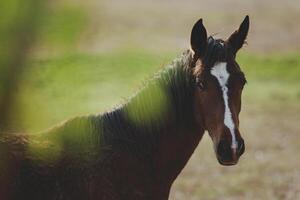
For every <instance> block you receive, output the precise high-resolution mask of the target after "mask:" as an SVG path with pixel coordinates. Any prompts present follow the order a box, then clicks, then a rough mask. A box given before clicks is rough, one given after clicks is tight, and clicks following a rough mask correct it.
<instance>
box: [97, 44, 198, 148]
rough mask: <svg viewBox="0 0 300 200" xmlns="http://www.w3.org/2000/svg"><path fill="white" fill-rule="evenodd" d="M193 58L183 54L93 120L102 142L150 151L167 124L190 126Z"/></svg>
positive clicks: (181, 126) (180, 126) (187, 53)
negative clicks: (126, 97)
mask: <svg viewBox="0 0 300 200" xmlns="http://www.w3.org/2000/svg"><path fill="white" fill-rule="evenodd" d="M192 56H193V54H192V52H191V51H190V50H187V51H185V52H184V53H183V54H182V55H181V56H179V57H178V58H176V59H175V60H173V62H172V63H171V64H170V65H168V66H166V67H164V68H163V69H161V70H160V71H159V72H158V73H156V74H155V75H154V77H153V78H152V79H150V80H149V81H147V82H146V83H145V86H144V87H143V88H142V89H141V90H140V91H138V92H137V93H136V94H135V95H134V96H132V97H131V98H129V100H128V101H127V102H126V103H124V104H123V105H121V106H119V107H117V108H116V109H115V110H113V111H111V112H106V113H104V114H102V115H99V116H96V117H94V119H93V120H95V121H96V123H98V124H99V122H100V121H101V122H100V123H101V126H102V127H101V129H102V131H101V133H102V139H103V140H104V143H105V144H109V145H124V144H125V146H126V147H127V148H128V147H130V148H131V149H132V148H135V152H139V151H141V149H143V151H148V152H150V149H152V148H151V147H153V145H154V144H155V142H156V141H157V140H158V139H159V136H160V135H159V134H162V133H164V132H166V131H167V130H166V128H167V127H166V125H167V124H168V123H172V125H173V126H174V129H177V130H179V129H184V128H185V129H186V128H187V127H190V126H189V123H192V122H193V119H192V113H193V110H192V102H193V95H194V93H193V91H194V78H193V75H192V69H191V64H192V60H193V58H192ZM145 145H146V146H145Z"/></svg>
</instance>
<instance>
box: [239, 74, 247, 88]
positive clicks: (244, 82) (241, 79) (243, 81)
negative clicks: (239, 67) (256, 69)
mask: <svg viewBox="0 0 300 200" xmlns="http://www.w3.org/2000/svg"><path fill="white" fill-rule="evenodd" d="M240 81H241V83H242V85H243V86H244V85H245V84H246V83H247V79H246V78H245V77H244V76H242V77H241V78H240Z"/></svg>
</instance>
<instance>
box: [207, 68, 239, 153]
mask: <svg viewBox="0 0 300 200" xmlns="http://www.w3.org/2000/svg"><path fill="white" fill-rule="evenodd" d="M226 65H227V63H226V62H218V63H216V64H215V65H214V66H213V67H212V69H211V71H210V73H211V74H212V75H213V76H215V77H216V78H217V80H218V82H219V84H220V87H221V89H222V93H223V99H224V105H225V112H224V124H225V126H227V128H228V129H229V130H230V133H231V138H232V143H231V148H232V149H236V148H237V146H238V144H237V141H236V137H235V133H234V129H235V128H234V123H233V119H232V114H231V111H230V108H229V105H228V87H227V82H228V79H229V73H228V71H227V69H226Z"/></svg>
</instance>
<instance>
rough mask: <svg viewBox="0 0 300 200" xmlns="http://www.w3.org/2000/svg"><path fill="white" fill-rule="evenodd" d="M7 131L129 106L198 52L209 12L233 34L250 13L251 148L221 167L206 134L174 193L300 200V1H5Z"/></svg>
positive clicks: (245, 112) (210, 22)
mask: <svg viewBox="0 0 300 200" xmlns="http://www.w3.org/2000/svg"><path fill="white" fill-rule="evenodd" d="M0 8H1V12H0V130H1V132H39V131H42V130H44V129H47V128H49V127H51V126H53V125H55V124H57V123H59V122H61V121H63V120H65V119H68V118H70V117H73V116H77V115H85V114H90V113H99V112H103V111H105V110H108V109H111V108H113V107H114V106H116V105H118V104H120V103H122V102H124V99H126V98H127V97H128V96H130V95H131V94H132V93H133V92H135V91H137V90H138V89H139V88H140V86H141V85H142V82H143V81H145V80H147V78H149V77H151V75H152V74H153V73H154V72H155V71H157V70H158V69H160V68H161V67H163V66H164V65H166V64H168V63H169V62H170V61H171V60H172V59H174V58H175V57H176V56H178V55H179V54H181V52H182V51H183V50H185V49H187V48H189V37H190V31H191V28H192V26H193V24H194V23H195V21H196V20H198V19H199V18H200V17H201V18H203V19H204V24H205V26H206V28H207V30H208V33H209V34H210V35H214V37H216V38H224V39H226V38H227V37H228V36H229V35H230V34H231V33H232V32H233V31H234V30H235V29H237V28H238V26H239V24H240V23H241V22H242V20H243V18H244V17H245V15H246V14H248V15H250V20H251V26H250V33H249V36H248V45H245V46H244V48H243V49H242V50H241V51H240V52H239V54H238V58H237V59H238V62H239V64H240V66H241V67H242V69H243V71H244V72H245V74H246V77H247V79H248V84H247V86H246V88H245V90H244V94H243V105H242V113H241V117H240V123H241V132H242V135H243V136H244V139H245V141H246V153H245V154H244V156H243V157H242V158H241V160H240V163H239V164H238V165H237V166H234V167H222V166H220V165H219V164H218V163H217V160H216V158H215V155H214V152H213V148H212V144H211V141H210V139H209V137H208V136H207V134H206V135H205V137H204V138H203V140H202V141H201V143H200V145H199V146H198V148H197V150H196V152H195V153H194V155H193V157H192V158H191V160H190V162H189V163H188V165H187V166H186V167H185V169H184V170H183V172H182V173H181V175H180V176H179V178H178V179H177V180H176V182H175V183H174V186H173V188H172V191H171V196H170V199H175V200H180V199H192V200H193V199H195V200H196V199H207V200H219V199H222V200H226V199H230V200H238V199H246V200H253V199H262V200H265V199H274V200H277V199H288V200H295V199H300V187H299V185H300V159H299V156H297V155H298V153H299V152H300V135H299V134H300V126H299V120H300V105H299V100H300V45H299V44H300V26H299V21H300V1H297V0H285V1H280V0H252V1H235V0H224V1H217V0H189V1H180V0H152V1H146V0H86V1H79V0H59V1H58V0H48V1H47V0H26V1H22V0H3V1H1V2H0Z"/></svg>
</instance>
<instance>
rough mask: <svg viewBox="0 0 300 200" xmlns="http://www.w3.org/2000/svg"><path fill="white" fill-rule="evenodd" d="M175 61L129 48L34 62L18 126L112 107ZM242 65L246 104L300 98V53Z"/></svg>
mask: <svg viewBox="0 0 300 200" xmlns="http://www.w3.org/2000/svg"><path fill="white" fill-rule="evenodd" d="M175 57H176V53H164V54H158V53H153V52H147V51H145V50H142V49H138V50H128V49H125V50H120V51H115V52H111V53H106V54H99V55H91V54H90V55H88V54H70V55H64V56H60V57H52V58H47V59H32V60H31V61H30V62H29V64H28V68H26V69H27V70H26V72H25V76H24V79H23V81H22V83H21V86H20V88H19V90H18V91H19V92H18V99H19V100H18V104H17V106H16V108H15V111H14V113H15V114H14V115H13V116H12V123H14V126H13V127H17V130H25V131H38V130H42V129H45V128H47V127H49V126H52V125H54V124H56V123H58V122H60V121H62V120H64V119H68V118H70V117H72V116H75V115H83V114H88V113H98V112H102V111H105V110H107V109H110V108H112V107H113V106H115V105H117V104H119V103H122V102H123V101H124V99H126V98H127V97H129V96H130V95H132V94H133V93H134V92H135V91H137V90H138V89H139V87H140V86H141V85H142V82H143V81H145V80H147V78H149V77H151V75H152V74H153V73H155V72H156V71H157V70H158V69H159V68H161V67H162V66H164V65H166V64H168V63H169V62H170V61H171V60H172V59H173V58H175ZM238 62H239V63H240V65H241V67H242V69H243V70H244V72H245V74H246V76H247V79H248V84H247V86H246V89H245V92H244V98H245V100H246V101H248V102H252V103H253V102H259V104H262V105H264V103H265V104H267V105H270V103H269V101H270V100H272V101H273V102H274V103H276V102H277V103H282V102H283V101H284V102H291V101H294V100H299V99H300V79H298V77H297V76H298V75H299V74H300V58H299V56H298V55H297V54H291V55H285V56H278V55H270V56H265V57H263V56H256V55H248V54H242V55H239V57H238ZM272 105H273V104H272Z"/></svg>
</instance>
